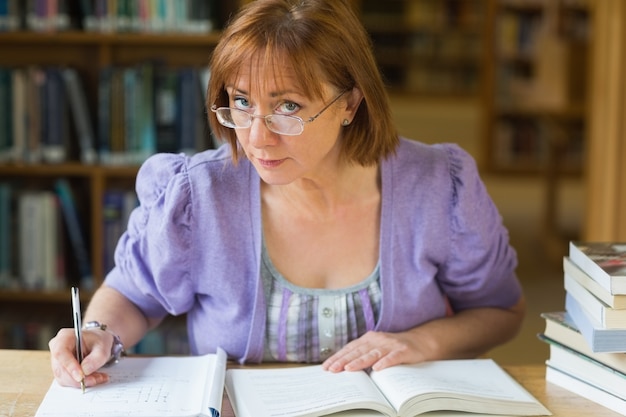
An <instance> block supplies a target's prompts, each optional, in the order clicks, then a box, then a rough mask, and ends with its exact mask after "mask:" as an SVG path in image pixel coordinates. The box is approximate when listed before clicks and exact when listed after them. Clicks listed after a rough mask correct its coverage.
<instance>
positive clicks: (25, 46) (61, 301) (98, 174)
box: [0, 0, 245, 350]
mask: <svg viewBox="0 0 626 417" xmlns="http://www.w3.org/2000/svg"><path fill="white" fill-rule="evenodd" d="M244 2H245V1H243V0H241V1H239V2H217V1H213V0H198V1H196V0H193V1H187V2H185V3H187V5H188V7H190V8H191V6H192V5H194V7H204V8H205V9H206V10H211V11H212V13H214V15H213V16H212V21H211V24H210V26H208V27H207V26H206V25H205V26H197V28H199V29H197V30H195V31H194V32H193V33H190V32H189V31H185V32H182V31H180V30H176V29H172V28H170V29H168V30H165V29H164V28H163V27H160V29H159V28H155V27H152V26H150V25H149V24H146V26H143V27H142V26H138V27H137V28H135V29H134V30H130V29H128V28H126V29H116V28H115V26H114V25H113V26H112V21H111V20H109V22H108V23H107V24H106V25H103V26H102V27H100V26H98V24H96V25H95V26H93V27H91V28H90V29H88V28H87V23H86V14H83V10H81V9H80V6H79V4H80V3H83V2H78V1H72V0H68V1H58V2H57V1H55V2H51V3H54V4H58V6H59V13H60V12H61V10H62V11H63V13H65V19H64V20H63V21H64V22H66V23H64V24H63V26H59V27H57V26H54V25H48V24H46V23H41V22H39V25H38V26H36V27H32V26H29V24H28V23H27V21H28V17H27V15H28V10H27V9H28V6H27V5H26V2H24V3H22V2H12V4H11V7H17V6H16V5H19V7H23V8H25V9H21V13H22V15H21V17H19V16H18V18H17V19H14V20H16V21H18V23H17V25H18V26H17V27H11V28H10V30H6V29H7V26H2V25H6V22H7V20H6V19H4V18H3V16H0V29H3V30H0V50H1V51H2V53H0V68H1V69H5V70H7V69H8V70H9V71H7V72H4V73H3V74H4V80H5V81H0V97H7V96H6V89H7V85H10V86H11V87H10V88H13V86H12V84H7V81H6V80H7V79H8V80H9V81H10V80H11V79H12V78H11V77H12V72H11V71H14V70H16V69H20V70H24V71H28V69H31V68H37V69H43V70H44V72H42V73H45V69H47V68H57V69H58V68H72V69H74V70H75V72H76V74H77V75H78V77H79V79H80V80H81V83H82V85H81V87H82V88H81V90H82V93H83V94H84V98H85V100H86V103H87V106H86V107H87V117H88V119H89V120H90V122H91V123H92V128H93V130H94V131H93V134H94V137H93V140H94V146H95V147H96V151H97V153H98V154H99V157H100V159H99V160H97V161H95V162H93V163H83V162H84V161H82V160H81V146H80V144H79V134H78V132H77V130H76V129H75V126H74V123H75V120H74V117H75V115H74V114H73V111H72V109H71V108H70V107H69V102H68V101H66V100H69V99H67V98H66V97H65V98H63V99H62V100H61V99H60V101H58V103H65V104H62V105H61V104H59V107H61V108H62V109H63V110H62V111H60V112H58V113H55V114H53V115H51V116H50V117H49V119H48V121H46V122H45V123H53V122H54V123H57V124H62V125H63V124H66V126H65V130H63V133H64V149H65V156H64V157H63V158H62V159H61V160H59V161H48V160H45V159H43V158H34V159H32V160H31V159H29V158H30V157H29V156H25V155H30V152H31V151H30V150H28V149H27V151H28V152H26V151H24V149H22V151H24V152H19V153H17V152H16V153H10V154H9V155H10V156H6V154H5V155H4V157H2V158H0V187H2V186H4V187H5V188H3V189H7V188H8V189H10V196H9V200H8V202H5V203H2V202H0V204H4V207H5V208H6V209H7V210H8V220H7V218H6V217H5V220H4V222H3V223H1V224H0V234H2V236H3V238H2V239H0V245H2V248H1V250H3V252H4V253H6V254H8V256H5V257H4V258H0V348H27V349H28V348H35V349H46V348H47V341H48V340H49V338H51V337H52V336H53V334H54V333H55V332H56V330H57V329H58V328H59V327H61V326H64V327H67V326H71V324H72V322H71V315H70V313H69V312H70V309H69V308H70V305H69V286H71V285H77V284H81V286H82V288H81V289H82V290H83V291H81V297H82V298H83V299H84V300H83V301H84V305H87V303H88V300H89V298H90V296H91V294H92V291H93V290H94V289H95V288H96V287H97V286H98V285H99V284H100V283H102V281H103V279H104V276H105V274H106V270H107V268H108V265H109V264H108V259H107V257H108V256H110V254H109V253H108V252H107V251H108V250H109V249H108V248H107V244H108V243H107V242H106V239H104V238H103V237H104V236H105V234H106V232H107V231H106V227H107V225H106V223H105V221H104V219H105V217H106V216H107V214H108V210H109V209H110V207H109V206H107V205H106V204H105V202H106V199H107V196H108V193H109V192H110V191H111V190H121V191H123V192H125V193H130V194H134V192H133V190H134V179H135V175H136V173H137V170H138V167H139V161H137V162H129V161H124V160H121V161H116V162H113V163H112V162H110V161H109V162H106V163H105V162H103V161H104V159H103V158H101V157H102V155H101V154H100V151H101V149H100V146H101V145H102V144H101V143H100V141H101V138H100V137H99V136H100V132H99V130H98V129H99V127H100V126H99V123H100V121H101V118H100V116H101V115H100V114H99V111H100V106H99V105H100V103H101V102H100V99H101V91H100V89H101V81H100V80H101V74H102V70H103V69H105V68H113V69H116V70H117V69H121V70H124V69H129V68H138V67H140V66H142V65H146V66H149V67H150V68H152V69H155V71H156V69H165V70H171V71H172V72H173V73H175V74H178V72H182V71H183V69H190V68H191V69H194V70H195V69H200V68H206V66H207V64H208V62H209V57H210V53H211V50H212V48H213V47H214V46H215V44H216V43H217V41H218V39H219V36H220V32H219V28H220V27H221V25H222V24H223V22H224V21H225V20H226V19H227V18H228V16H229V14H230V13H232V12H233V11H234V10H235V9H236V8H237V7H238V5H239V4H243V3H244ZM85 3H86V2H85ZM95 3H100V4H101V5H104V4H105V2H94V4H95ZM122 3H126V4H130V3H133V2H123V1H118V2H116V4H118V5H119V4H122ZM137 3H141V2H137ZM168 3H169V2H168ZM173 3H174V2H172V4H173ZM177 3H180V4H182V3H183V2H177ZM109 4H111V3H109ZM194 10H198V9H194ZM113 17H114V16H113ZM113 17H112V16H111V14H109V15H108V18H109V19H113ZM59 20H60V19H59ZM20 21H21V24H20V23H19V22H20ZM205 23H206V22H205ZM91 24H93V20H92V22H91ZM208 28H211V30H207V29H208ZM198 71H199V70H198ZM6 74H9V76H8V77H7V75H6ZM0 75H1V74H0ZM46 75H47V73H46ZM0 80H2V77H0ZM198 81H199V83H198V87H201V82H202V81H203V80H201V79H200V75H198ZM153 87H154V88H155V89H156V85H153ZM3 89H4V90H3ZM200 90H201V88H198V98H199V100H202V96H201V91H200ZM151 93H152V94H153V96H152V99H153V115H152V116H153V117H156V112H157V106H158V105H159V103H157V100H158V98H157V97H155V95H156V94H157V93H156V92H154V91H152V92H151ZM3 94H5V95H4V96H3ZM47 94H51V93H47ZM55 97H56V96H55ZM171 99H172V97H170V101H171ZM9 100H10V99H9ZM42 100H43V99H42ZM54 103H56V102H55V101H54V99H51V104H50V106H49V107H55V106H54V105H53V104H54ZM14 104H15V103H13V102H12V101H7V100H4V101H2V99H1V98H0V109H6V108H5V107H3V106H7V108H9V109H10V108H11V106H12V105H14ZM160 105H163V104H162V103H161V104H160ZM171 105H172V103H170V106H171ZM45 110H46V111H51V110H50V109H49V108H46V109H45ZM7 113H9V114H10V113H11V112H7ZM42 113H43V111H42ZM29 115H30V113H29ZM24 117H26V116H24ZM46 117H47V116H46ZM31 121H32V120H31ZM12 122H14V120H10V118H6V117H5V118H2V117H0V156H1V155H2V152H3V150H4V151H6V149H7V148H6V146H7V144H9V145H10V144H11V140H8V139H7V135H8V134H9V133H8V132H13V131H12V130H9V128H8V127H7V123H12ZM42 123H44V122H42ZM11 126H12V125H11ZM46 127H47V128H49V129H48V130H52V129H51V128H50V126H46ZM204 129H205V130H204V131H203V133H204V134H205V138H206V143H203V144H198V146H197V148H196V149H195V150H201V149H204V148H206V147H210V140H209V138H208V135H207V133H208V131H207V130H206V129H208V127H204ZM126 132H128V131H126ZM156 133H157V134H158V132H156ZM12 137H13V136H12ZM13 145H15V144H14V143H13ZM3 146H4V148H3ZM59 179H64V180H66V181H67V183H68V184H69V185H70V189H71V191H72V194H73V196H74V204H75V208H76V211H77V213H78V220H79V222H80V226H81V234H82V236H83V237H84V241H85V242H84V244H85V249H86V250H87V254H88V260H89V268H90V270H91V276H92V277H93V282H92V283H91V284H88V285H85V282H81V279H80V273H79V270H78V268H77V260H76V259H75V258H74V255H75V253H74V250H73V249H72V242H71V239H70V233H69V229H67V226H66V220H65V219H64V218H63V214H62V211H61V209H60V207H57V208H56V209H55V211H53V214H52V215H51V216H50V218H53V219H54V221H53V222H52V223H56V227H58V229H56V230H57V233H58V236H59V238H58V240H57V239H55V240H54V242H53V243H52V246H53V247H54V248H55V253H54V256H56V257H57V258H55V261H56V262H55V263H54V264H55V265H56V268H58V271H57V270H55V271H57V272H58V273H59V276H60V278H63V280H62V282H61V283H60V284H59V283H54V282H53V283H52V284H50V285H49V282H48V281H46V280H44V281H43V282H39V283H36V284H33V285H31V286H30V288H27V287H26V286H25V285H24V283H23V282H21V277H20V268H21V265H20V262H23V260H22V259H23V258H24V259H25V262H27V263H31V264H32V263H33V262H34V260H32V259H28V258H27V257H26V256H25V254H23V253H21V252H23V251H20V249H19V245H20V243H21V242H20V239H21V237H20V234H19V233H20V225H19V224H18V223H19V221H18V218H19V216H18V214H17V212H18V210H19V206H20V196H21V195H22V194H26V193H30V192H41V191H46V192H54V191H55V186H56V185H57V182H58V180H59ZM7 185H8V187H6V186H7ZM1 214H2V210H0V222H2V221H3V220H2V215H1ZM5 216H6V213H5ZM37 224H40V223H37ZM41 234H42V235H43V232H42V233H41ZM118 237H119V236H118ZM35 240H37V239H35ZM39 240H43V238H41V239H39ZM31 244H32V245H33V248H32V250H29V252H30V253H29V254H28V256H31V255H32V254H33V253H35V252H36V251H37V249H36V248H35V247H34V246H37V247H38V242H31ZM48 246H50V243H48V244H47V247H48ZM59 247H60V248H62V250H60V251H58V248H59ZM5 249H6V250H5ZM7 259H8V260H7ZM2 262H9V266H8V272H7V267H6V265H2ZM59 265H62V267H59ZM3 268H4V269H3ZM180 328H181V326H180V322H179V320H176V321H174V325H172V324H171V323H167V322H166V323H164V325H163V329H164V330H163V332H164V333H165V334H167V335H172V334H176V337H175V338H174V339H176V340H167V343H166V344H167V345H169V346H170V348H171V346H172V344H174V345H177V344H178V343H179V342H178V340H179V339H181V337H182V338H184V335H178V333H180ZM182 328H183V329H184V326H182ZM183 333H184V332H183ZM168 338H170V337H169V336H166V339H168ZM157 339H158V338H155V337H154V335H150V339H148V338H147V339H146V340H150V343H146V348H147V349H148V350H150V349H151V346H152V347H154V346H155V345H158V343H159V342H158V340H157ZM161 343H163V340H161ZM176 349H177V350H178V349H184V346H178V347H176Z"/></svg>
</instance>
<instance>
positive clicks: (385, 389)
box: [226, 359, 551, 417]
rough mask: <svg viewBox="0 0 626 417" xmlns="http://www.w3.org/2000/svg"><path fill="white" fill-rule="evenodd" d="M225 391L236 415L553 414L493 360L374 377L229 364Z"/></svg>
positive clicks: (389, 371)
mask: <svg viewBox="0 0 626 417" xmlns="http://www.w3.org/2000/svg"><path fill="white" fill-rule="evenodd" d="M226 391H227V392H228V396H229V398H230V401H231V404H232V406H233V410H234V411H235V414H236V415H237V417H271V416H274V417H278V416H280V417H314V416H323V415H327V414H332V413H340V412H344V413H343V414H342V413H340V414H338V415H350V416H357V415H358V416H365V415H367V416H377V415H384V416H394V417H395V416H400V417H410V416H416V415H419V414H422V413H426V412H430V411H462V412H473V413H482V414H499V415H515V416H530V415H532V416H537V415H550V414H551V413H550V412H549V411H548V410H547V409H546V408H545V407H544V406H543V405H542V404H541V403H539V401H537V400H536V399H535V398H534V397H533V396H532V395H531V394H530V393H529V392H528V391H526V390H525V389H524V388H523V387H522V386H521V385H519V384H518V383H517V382H516V381H515V380H514V379H513V378H512V377H511V376H510V375H509V374H507V373H506V372H505V371H504V370H503V369H502V368H500V367H499V366H498V365H497V364H496V363H495V362H494V361H492V360H491V359H469V360H446V361H433V362H426V363H422V364H417V365H401V366H394V367H391V368H387V369H385V370H382V371H378V372H375V371H372V372H371V373H370V374H369V375H368V374H367V373H366V372H364V371H362V372H340V373H331V372H327V371H324V370H323V369H322V368H321V366H305V367H296V368H280V369H276V368H274V369H268V368H264V369H259V368H256V369H248V368H242V369H230V370H228V371H227V372H226ZM438 415H439V414H438ZM441 415H448V414H441Z"/></svg>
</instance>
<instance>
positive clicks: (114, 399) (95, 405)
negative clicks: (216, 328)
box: [36, 354, 225, 417]
mask: <svg viewBox="0 0 626 417" xmlns="http://www.w3.org/2000/svg"><path fill="white" fill-rule="evenodd" d="M219 363H220V361H218V355H216V354H210V355H204V356H181V357H127V358H123V359H122V360H121V361H120V362H119V363H118V364H116V365H115V366H112V367H110V368H105V369H103V370H104V371H105V372H106V373H108V374H109V376H110V381H109V382H108V383H107V384H104V385H99V386H96V387H87V388H86V390H85V393H84V394H83V392H82V390H80V389H77V388H72V387H62V386H61V385H59V384H58V382H57V381H56V380H55V381H53V382H52V385H51V386H50V389H49V390H48V392H47V393H46V396H45V397H44V400H43V401H42V403H41V405H40V406H39V409H38V410H37V414H36V417H79V416H80V417H107V416H117V417H124V416H133V417H160V416H173V417H175V416H180V417H183V416H196V415H203V414H202V413H204V415H211V411H210V410H203V409H202V407H203V399H204V398H205V396H207V395H209V391H211V390H212V389H215V390H217V391H219V395H220V397H221V395H222V392H223V386H224V385H223V381H222V382H221V383H219V381H218V383H219V386H216V387H209V386H206V384H207V383H210V384H213V383H216V382H215V381H214V379H213V376H214V375H215V374H216V366H217V365H218V364H219ZM220 366H225V361H223V362H222V363H221V364H220ZM207 375H211V379H209V380H207ZM214 406H217V407H221V399H220V402H219V404H218V405H211V407H214Z"/></svg>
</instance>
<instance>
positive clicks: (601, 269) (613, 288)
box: [569, 241, 626, 294]
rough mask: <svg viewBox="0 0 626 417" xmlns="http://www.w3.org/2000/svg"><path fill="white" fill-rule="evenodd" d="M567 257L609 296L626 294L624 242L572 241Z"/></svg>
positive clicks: (625, 253)
mask: <svg viewBox="0 0 626 417" xmlns="http://www.w3.org/2000/svg"><path fill="white" fill-rule="evenodd" d="M569 257H570V259H571V260H572V262H574V263H575V264H576V265H578V267H579V268H580V269H582V270H583V271H585V272H586V273H587V274H588V275H589V276H590V277H591V278H593V279H594V280H596V281H597V282H598V283H599V284H600V285H602V286H603V287H604V288H605V289H607V290H608V291H609V292H610V293H611V294H626V242H576V241H572V242H570V243H569Z"/></svg>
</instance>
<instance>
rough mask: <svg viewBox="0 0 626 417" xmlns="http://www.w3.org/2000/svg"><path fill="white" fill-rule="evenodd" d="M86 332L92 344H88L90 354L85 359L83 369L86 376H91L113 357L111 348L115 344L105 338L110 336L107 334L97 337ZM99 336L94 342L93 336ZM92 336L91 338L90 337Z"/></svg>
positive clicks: (103, 333)
mask: <svg viewBox="0 0 626 417" xmlns="http://www.w3.org/2000/svg"><path fill="white" fill-rule="evenodd" d="M86 333H88V332H85V336H86V338H89V339H88V340H89V341H90V343H88V347H89V353H88V354H87V355H86V356H85V357H84V358H83V362H82V364H81V365H82V368H83V372H84V373H85V375H90V374H91V373H93V372H95V371H97V370H98V369H100V368H102V366H104V364H106V363H107V362H108V360H109V358H110V357H111V346H112V344H113V341H112V340H109V338H107V337H105V336H108V334H107V333H106V332H100V333H102V334H99V333H98V334H95V335H87V334H86ZM96 335H97V336H99V337H98V338H97V339H95V340H93V336H96ZM90 336H91V337H90Z"/></svg>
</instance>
